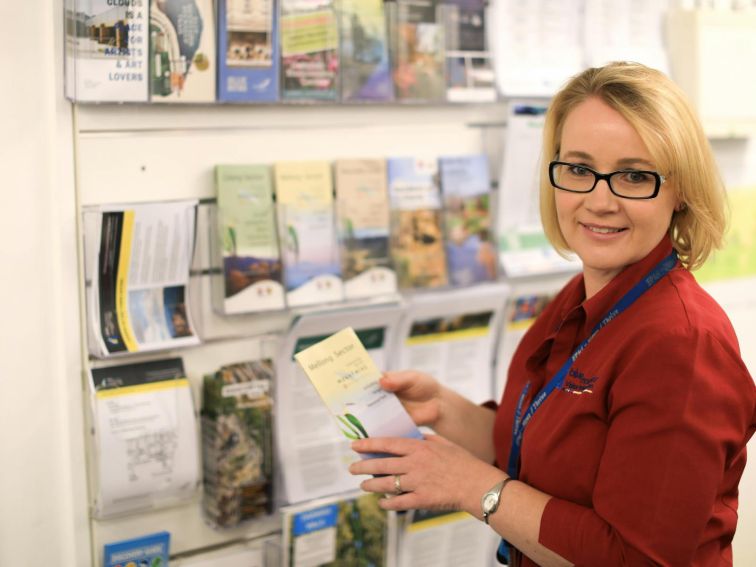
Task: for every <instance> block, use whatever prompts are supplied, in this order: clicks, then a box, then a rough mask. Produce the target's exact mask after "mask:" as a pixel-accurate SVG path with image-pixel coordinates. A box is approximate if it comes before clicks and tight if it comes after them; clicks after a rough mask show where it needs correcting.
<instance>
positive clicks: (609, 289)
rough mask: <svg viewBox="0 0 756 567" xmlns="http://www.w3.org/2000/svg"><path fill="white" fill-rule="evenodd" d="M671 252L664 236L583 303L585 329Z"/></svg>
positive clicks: (596, 321)
mask: <svg viewBox="0 0 756 567" xmlns="http://www.w3.org/2000/svg"><path fill="white" fill-rule="evenodd" d="M671 251H672V243H671V241H670V239H669V238H668V237H667V236H665V237H664V238H662V239H661V241H660V242H659V244H657V245H656V247H655V248H654V249H653V250H651V252H649V253H648V255H647V256H646V257H645V258H643V259H642V260H640V261H638V262H636V263H634V264H630V265H629V266H627V267H626V268H625V269H624V270H622V271H621V272H620V273H619V274H617V275H616V276H615V277H614V279H612V281H610V282H609V283H608V284H606V285H605V286H604V287H603V288H602V289H601V290H599V292H598V293H597V294H596V295H594V296H593V297H591V298H590V299H588V300H586V301H584V302H583V305H582V307H583V309H584V310H585V317H586V320H585V328H587V329H592V328H593V327H594V326H595V325H596V324H597V323H598V322H599V320H600V318H601V317H603V316H604V315H606V314H607V313H608V312H609V310H610V309H611V308H612V307H613V306H614V304H615V303H617V302H618V301H619V300H620V299H621V298H622V296H624V295H625V294H626V293H627V292H628V291H630V289H631V288H632V287H633V286H634V285H635V284H636V283H638V282H639V281H640V280H641V278H643V277H644V276H645V275H646V274H647V273H648V272H650V271H651V270H652V269H653V267H654V266H656V264H658V263H659V262H661V261H662V260H663V259H664V258H666V257H667V256H668V255H669V253H670V252H671ZM579 279H580V285H581V287H583V289H585V284H584V281H583V277H582V276H580V278H579ZM584 297H585V295H584Z"/></svg>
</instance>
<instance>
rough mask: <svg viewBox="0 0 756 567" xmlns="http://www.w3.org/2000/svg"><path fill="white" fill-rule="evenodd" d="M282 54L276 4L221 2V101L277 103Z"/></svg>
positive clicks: (245, 0) (268, 0)
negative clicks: (280, 55)
mask: <svg viewBox="0 0 756 567" xmlns="http://www.w3.org/2000/svg"><path fill="white" fill-rule="evenodd" d="M279 53H280V42H279V27H278V11H277V9H276V3H275V2H274V0H253V1H250V0H218V100H220V101H223V102H275V101H277V100H278V97H279Z"/></svg>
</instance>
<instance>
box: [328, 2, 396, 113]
mask: <svg viewBox="0 0 756 567" xmlns="http://www.w3.org/2000/svg"><path fill="white" fill-rule="evenodd" d="M340 35H341V37H340V39H341V61H340V65H341V100H343V101H349V102H352V101H373V102H379V101H387V100H393V98H394V85H393V82H392V79H391V64H390V61H389V54H388V37H387V35H386V18H385V13H384V10H383V0H341V3H340Z"/></svg>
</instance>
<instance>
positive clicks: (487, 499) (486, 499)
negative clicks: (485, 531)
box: [480, 476, 514, 524]
mask: <svg viewBox="0 0 756 567" xmlns="http://www.w3.org/2000/svg"><path fill="white" fill-rule="evenodd" d="M510 480H514V479H513V478H512V477H511V476H510V477H507V478H505V479H504V480H502V481H501V482H497V483H496V484H494V486H493V488H491V490H489V491H488V492H486V493H485V494H484V495H483V498H481V499H480V507H481V508H482V509H483V521H484V522H485V523H486V524H488V516H490V515H491V514H493V513H494V512H496V510H498V509H499V501H500V500H501V492H502V490H504V487H505V486H506V484H507V483H508V482H509V481H510Z"/></svg>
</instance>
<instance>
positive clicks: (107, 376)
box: [90, 358, 199, 518]
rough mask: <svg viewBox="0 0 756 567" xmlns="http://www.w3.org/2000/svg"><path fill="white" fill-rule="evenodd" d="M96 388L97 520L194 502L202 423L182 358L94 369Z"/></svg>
mask: <svg viewBox="0 0 756 567" xmlns="http://www.w3.org/2000/svg"><path fill="white" fill-rule="evenodd" d="M90 386H91V393H92V394H91V395H92V409H93V423H92V425H93V432H94V451H93V455H94V462H93V469H94V471H95V475H94V476H95V478H96V480H97V485H96V490H95V503H94V513H95V515H96V517H98V518H105V517H110V516H114V515H117V514H124V513H127V512H134V511H136V510H145V509H150V508H153V507H158V506H161V505H165V506H167V505H171V504H175V503H177V502H181V501H184V500H187V499H189V498H191V497H193V496H194V495H195V494H196V491H197V488H198V486H199V451H198V447H197V422H196V419H195V417H194V404H193V402H192V391H191V386H190V384H189V380H188V379H187V377H186V373H185V372H184V365H183V363H182V361H181V359H180V358H172V359H166V360H154V361H151V362H142V363H136V364H124V365H119V366H109V367H103V368H93V369H92V370H91V385H90Z"/></svg>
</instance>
